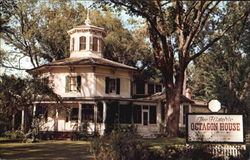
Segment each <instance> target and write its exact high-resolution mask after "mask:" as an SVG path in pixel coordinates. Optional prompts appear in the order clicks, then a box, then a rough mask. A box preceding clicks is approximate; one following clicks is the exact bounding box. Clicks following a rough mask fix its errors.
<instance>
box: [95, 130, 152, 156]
mask: <svg viewBox="0 0 250 160" xmlns="http://www.w3.org/2000/svg"><path fill="white" fill-rule="evenodd" d="M91 152H92V153H93V154H94V155H95V159H97V160H99V159H100V160H110V159H113V160H139V159H146V158H147V157H148V156H149V150H148V147H147V146H145V145H143V143H142V142H141V141H140V138H139V136H138V135H136V134H135V133H134V128H133V126H116V127H115V128H114V130H113V131H112V133H110V134H107V135H105V136H102V137H99V138H96V139H94V140H93V141H92V143H91Z"/></svg>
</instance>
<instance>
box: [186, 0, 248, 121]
mask: <svg viewBox="0 0 250 160" xmlns="http://www.w3.org/2000/svg"><path fill="white" fill-rule="evenodd" d="M228 5H235V4H228ZM245 7H247V6H244V5H242V6H238V7H236V6H234V10H233V12H231V13H229V14H228V19H227V20H228V21H234V20H235V19H237V17H236V16H235V14H234V12H235V11H237V9H239V10H242V8H245ZM249 24H250V18H248V19H245V20H244V21H242V22H241V23H239V25H237V26H234V27H233V28H232V31H231V32H228V33H226V34H225V36H224V38H223V39H221V40H219V41H218V43H217V44H215V45H213V46H212V47H211V49H210V52H211V53H210V54H205V55H203V56H201V57H199V58H197V59H196V60H195V63H194V65H195V72H194V76H193V77H192V79H191V82H192V83H191V86H190V87H192V92H193V95H194V97H200V98H203V99H218V100H219V101H221V102H222V103H223V104H224V105H225V106H226V107H227V109H228V112H230V113H239V112H240V113H243V114H245V115H247V116H248V119H247V118H246V119H247V121H248V122H249V118H250V108H249V105H250V101H249V99H250V92H249V89H250V65H249V64H250V43H249V37H250V32H249V31H250V25H249ZM247 124H248V125H249V123H247Z"/></svg>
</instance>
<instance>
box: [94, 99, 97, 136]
mask: <svg viewBox="0 0 250 160" xmlns="http://www.w3.org/2000/svg"><path fill="white" fill-rule="evenodd" d="M94 122H95V129H94V131H95V133H96V131H97V129H96V124H97V103H95V104H94Z"/></svg>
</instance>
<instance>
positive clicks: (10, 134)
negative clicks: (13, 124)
mask: <svg viewBox="0 0 250 160" xmlns="http://www.w3.org/2000/svg"><path fill="white" fill-rule="evenodd" d="M4 135H5V137H7V138H9V139H11V140H23V139H24V138H25V134H24V133H23V131H21V130H10V131H6V132H5V133H4Z"/></svg>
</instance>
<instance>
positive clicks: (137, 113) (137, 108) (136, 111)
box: [133, 105, 142, 124]
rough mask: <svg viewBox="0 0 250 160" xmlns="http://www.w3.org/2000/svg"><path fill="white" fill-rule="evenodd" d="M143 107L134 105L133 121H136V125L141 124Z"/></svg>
mask: <svg viewBox="0 0 250 160" xmlns="http://www.w3.org/2000/svg"><path fill="white" fill-rule="evenodd" d="M141 111H142V109H141V106H139V105H134V108H133V120H134V123H139V124H141V122H142V121H141V118H142V117H141Z"/></svg>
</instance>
